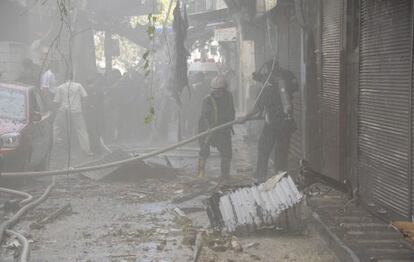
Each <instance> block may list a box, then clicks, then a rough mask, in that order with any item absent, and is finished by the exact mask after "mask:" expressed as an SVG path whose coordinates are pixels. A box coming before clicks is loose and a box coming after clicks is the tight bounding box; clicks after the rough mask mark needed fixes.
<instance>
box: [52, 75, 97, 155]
mask: <svg viewBox="0 0 414 262" xmlns="http://www.w3.org/2000/svg"><path fill="white" fill-rule="evenodd" d="M87 96H88V94H87V93H86V91H85V89H84V88H83V86H82V85H81V84H79V83H76V82H74V81H73V80H72V77H69V80H68V81H66V82H65V83H63V84H62V85H60V86H58V87H57V88H56V94H55V98H54V100H53V102H55V103H56V104H58V106H59V107H58V113H57V116H56V121H55V126H56V128H55V137H56V138H61V137H63V136H62V135H65V133H67V132H65V130H66V129H65V128H64V127H66V124H67V123H68V122H69V125H70V126H69V128H71V127H73V130H74V131H75V132H76V134H77V137H78V141H79V145H80V147H81V149H82V151H84V152H85V153H86V154H87V155H89V156H92V155H93V153H92V152H91V147H90V142H89V135H88V131H87V129H86V124H85V119H84V117H83V113H82V100H83V99H86V97H87ZM69 116H70V119H68V118H69ZM68 120H70V121H68ZM68 143H70V141H68Z"/></svg>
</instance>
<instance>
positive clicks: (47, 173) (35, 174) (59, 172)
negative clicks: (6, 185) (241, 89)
mask: <svg viewBox="0 0 414 262" xmlns="http://www.w3.org/2000/svg"><path fill="white" fill-rule="evenodd" d="M259 119H262V118H251V119H249V120H248V121H251V120H259ZM238 123H239V122H238V121H237V120H233V121H231V122H227V123H225V124H223V125H220V126H217V127H214V128H211V129H209V130H207V131H204V132H201V133H199V134H198V135H195V136H193V137H190V138H188V139H185V140H183V141H180V142H178V143H176V144H173V145H170V146H167V147H164V148H161V149H159V150H155V151H153V152H151V153H147V154H143V155H140V156H136V157H131V158H128V159H124V160H120V161H114V162H111V163H106V164H103V165H95V166H87V167H80V168H69V169H62V170H50V171H42V172H13V173H12V172H10V173H2V174H1V176H2V177H43V176H58V175H68V174H77V173H82V172H88V171H93V170H99V169H105V168H110V167H114V166H120V165H123V164H127V163H131V162H135V161H140V160H145V159H148V158H151V157H154V156H157V155H160V154H163V153H165V152H168V151H171V150H174V149H176V148H178V147H181V146H183V145H186V144H188V143H191V142H193V141H196V140H198V139H200V138H202V137H205V136H208V135H210V134H212V133H214V132H217V131H219V130H222V129H225V128H229V127H231V126H233V125H234V124H238Z"/></svg>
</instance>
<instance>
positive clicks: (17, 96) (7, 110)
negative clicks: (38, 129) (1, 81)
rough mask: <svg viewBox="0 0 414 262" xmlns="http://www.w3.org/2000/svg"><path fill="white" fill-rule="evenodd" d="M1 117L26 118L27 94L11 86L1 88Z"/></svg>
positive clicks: (19, 119) (23, 119)
mask: <svg viewBox="0 0 414 262" xmlns="http://www.w3.org/2000/svg"><path fill="white" fill-rule="evenodd" d="M0 118H7V119H11V120H17V121H25V120H26V94H25V92H24V91H20V90H15V89H11V88H0Z"/></svg>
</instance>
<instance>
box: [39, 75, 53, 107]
mask: <svg viewBox="0 0 414 262" xmlns="http://www.w3.org/2000/svg"><path fill="white" fill-rule="evenodd" d="M40 90H41V92H42V95H43V97H44V98H45V99H46V100H47V102H48V103H49V101H50V102H51V101H53V98H54V96H55V93H56V78H55V74H54V73H53V72H52V70H51V69H50V68H47V70H46V71H45V72H44V73H43V74H42V76H41V78H40Z"/></svg>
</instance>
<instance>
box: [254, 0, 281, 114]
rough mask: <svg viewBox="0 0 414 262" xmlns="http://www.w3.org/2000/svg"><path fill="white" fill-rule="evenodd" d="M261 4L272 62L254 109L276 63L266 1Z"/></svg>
mask: <svg viewBox="0 0 414 262" xmlns="http://www.w3.org/2000/svg"><path fill="white" fill-rule="evenodd" d="M263 4H264V9H265V14H264V15H265V19H266V34H267V37H268V40H269V45H270V49H271V50H272V54H273V61H272V68H271V70H270V73H269V75H268V76H267V78H266V81H265V82H264V83H263V86H262V88H261V89H260V92H259V94H258V95H257V97H256V100H255V102H254V107H256V106H257V103H258V102H259V99H260V98H261V96H262V95H263V91H264V90H265V88H266V87H267V85H268V84H269V81H270V79H271V77H272V75H273V70H274V69H275V66H276V62H277V52H276V50H275V47H274V46H273V42H272V39H271V36H270V26H271V25H270V18H269V16H268V13H267V12H268V11H267V6H266V0H263Z"/></svg>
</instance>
